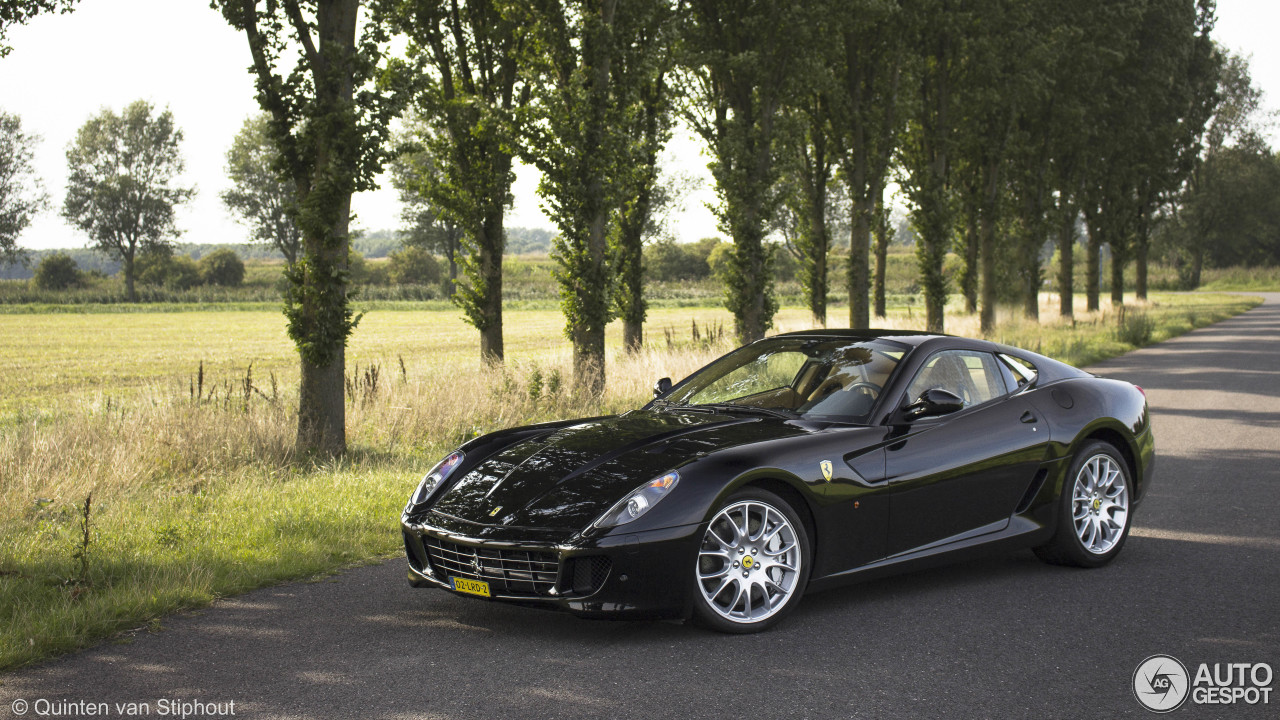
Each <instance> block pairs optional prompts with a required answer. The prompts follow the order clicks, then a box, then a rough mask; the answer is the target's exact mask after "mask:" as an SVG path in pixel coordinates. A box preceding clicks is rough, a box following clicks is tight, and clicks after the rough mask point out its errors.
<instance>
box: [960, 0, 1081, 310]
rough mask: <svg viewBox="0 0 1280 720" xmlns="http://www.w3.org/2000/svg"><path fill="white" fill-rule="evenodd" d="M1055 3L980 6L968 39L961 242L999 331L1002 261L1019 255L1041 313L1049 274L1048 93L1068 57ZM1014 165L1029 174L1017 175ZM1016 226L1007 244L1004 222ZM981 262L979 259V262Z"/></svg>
mask: <svg viewBox="0 0 1280 720" xmlns="http://www.w3.org/2000/svg"><path fill="white" fill-rule="evenodd" d="M1054 7H1055V6H1054V4H1053V3H1050V2H1022V3H1015V2H1005V1H1004V0H987V1H986V2H984V3H982V4H981V5H979V6H978V9H979V12H980V15H979V22H977V23H976V25H977V27H976V28H975V31H974V32H973V33H972V34H970V35H969V36H968V37H967V38H966V44H965V55H966V72H965V75H964V85H963V88H964V89H963V92H961V93H960V94H959V96H958V97H959V101H958V103H957V107H958V109H959V112H960V116H961V118H962V126H961V130H960V142H959V145H958V149H957V153H956V170H957V176H958V178H959V182H958V185H959V186H960V187H962V188H963V191H962V194H963V198H964V200H963V205H964V208H965V213H964V215H965V221H964V224H965V225H966V226H967V228H968V229H969V232H968V233H966V235H965V237H966V240H965V242H964V246H965V248H964V249H965V252H963V253H961V257H963V258H964V259H965V263H964V270H963V271H962V272H961V278H962V279H961V287H962V288H963V289H964V291H965V297H966V299H967V301H968V302H967V304H968V306H969V307H968V309H970V310H972V309H973V304H974V303H973V300H974V298H973V294H972V291H973V289H974V286H975V283H974V282H973V280H974V275H975V271H976V274H977V279H978V280H979V282H978V283H976V285H977V287H978V290H979V295H980V298H979V300H980V302H979V303H978V305H979V308H978V309H979V323H980V327H981V329H982V332H983V333H984V334H987V333H991V332H992V331H993V330H994V329H995V318H996V302H997V300H998V296H999V287H998V286H999V285H1001V284H1002V283H1001V279H1000V277H999V273H998V270H999V268H1000V265H1001V261H1002V259H1003V258H1010V259H1012V263H1011V264H1012V265H1013V266H1014V267H1013V270H1014V272H1013V273H1012V275H1014V276H1015V277H1017V279H1018V280H1019V281H1020V282H1019V284H1020V285H1021V288H1022V292H1021V293H1020V294H1021V296H1022V298H1023V300H1024V302H1023V312H1024V314H1025V315H1026V316H1027V317H1028V318H1033V319H1034V318H1038V317H1039V311H1040V286H1041V285H1042V284H1043V277H1042V275H1043V271H1042V269H1041V265H1040V247H1041V245H1042V244H1043V242H1044V239H1045V209H1046V205H1047V203H1048V202H1049V200H1050V191H1051V185H1050V183H1049V178H1050V177H1051V175H1050V173H1049V171H1048V168H1049V161H1050V158H1049V147H1050V146H1049V145H1048V144H1047V143H1046V142H1045V140H1046V138H1047V137H1048V135H1049V133H1048V128H1046V127H1044V123H1045V120H1046V117H1045V115H1046V113H1051V112H1052V110H1051V109H1050V110H1045V109H1044V107H1045V105H1046V104H1047V103H1045V99H1046V98H1047V97H1048V94H1049V92H1050V89H1051V88H1050V87H1049V86H1048V79H1049V73H1050V72H1051V71H1052V69H1053V68H1055V67H1058V66H1061V65H1065V64H1067V63H1066V62H1065V61H1064V60H1063V59H1062V58H1060V57H1059V56H1058V55H1056V54H1055V53H1054V50H1055V49H1056V48H1055V46H1054V44H1053V41H1054V39H1055V38H1057V37H1059V36H1058V35H1057V34H1056V31H1057V30H1058V28H1057V27H1056V22H1057V17H1056V15H1055V13H1054V12H1053V9H1054ZM1014 166H1018V167H1022V168H1025V170H1026V172H1022V173H1017V172H1014ZM1006 215H1011V216H1012V217H1010V218H1009V220H1010V221H1011V222H1009V223H1008V224H1007V225H1006V226H1007V227H1012V228H1015V229H1016V232H1015V233H1013V237H1010V238H1009V241H1008V242H1007V243H1005V247H1000V243H999V239H1000V238H999V234H998V232H997V228H998V227H1000V226H1001V225H1002V223H1005V216H1006ZM975 262H976V266H975Z"/></svg>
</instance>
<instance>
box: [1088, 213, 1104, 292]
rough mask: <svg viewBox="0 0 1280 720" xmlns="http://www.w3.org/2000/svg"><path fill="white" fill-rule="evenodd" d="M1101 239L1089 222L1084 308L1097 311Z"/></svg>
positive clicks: (1100, 272)
mask: <svg viewBox="0 0 1280 720" xmlns="http://www.w3.org/2000/svg"><path fill="white" fill-rule="evenodd" d="M1101 265H1102V241H1101V239H1100V238H1099V237H1098V230H1097V228H1096V227H1094V225H1093V223H1090V224H1089V243H1088V245H1086V246H1085V276H1086V277H1085V279H1084V294H1085V303H1086V305H1085V309H1086V310H1088V311H1089V312H1097V311H1098V308H1099V307H1101V303H1100V302H1099V299H1098V294H1099V293H1098V284H1099V281H1100V280H1101V275H1102V268H1101Z"/></svg>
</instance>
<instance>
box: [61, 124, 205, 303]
mask: <svg viewBox="0 0 1280 720" xmlns="http://www.w3.org/2000/svg"><path fill="white" fill-rule="evenodd" d="M181 143H182V130H180V129H179V128H178V127H177V125H176V124H175V123H174V120H173V113H171V112H170V111H169V110H167V109H166V110H163V111H160V112H158V113H157V112H156V111H155V108H154V107H152V105H151V103H149V102H147V101H145V100H137V101H135V102H133V103H131V104H129V105H128V106H126V107H125V108H124V110H123V111H121V112H120V113H116V112H115V111H114V110H111V109H109V108H108V109H104V110H103V111H102V112H100V113H99V114H97V115H95V116H93V117H91V118H89V120H88V121H87V122H85V124H84V125H83V126H81V128H80V130H79V131H78V132H77V133H76V138H75V140H74V141H73V142H72V143H71V146H70V147H69V148H67V166H68V168H67V169H68V176H67V195H66V199H65V200H64V202H63V206H62V215H63V217H65V218H66V219H67V221H68V222H70V223H71V224H72V225H73V226H74V227H76V228H77V229H78V230H80V231H82V232H84V233H85V234H86V235H88V236H89V245H90V246H91V247H93V248H95V249H97V250H100V251H101V252H103V253H106V254H108V255H111V256H113V257H116V258H118V259H119V260H120V261H121V263H122V264H123V265H124V268H123V270H124V278H125V293H126V295H127V296H128V298H129V300H130V302H132V301H134V300H135V299H136V293H135V291H134V281H135V273H134V261H135V259H136V257H137V254H138V253H139V252H140V251H146V250H151V249H155V248H161V247H166V246H167V245H169V244H170V243H171V242H172V241H173V240H174V239H176V238H177V237H178V236H179V235H180V234H181V232H180V231H179V230H178V227H177V225H176V223H175V211H176V209H177V206H178V205H180V204H182V203H184V202H186V201H188V200H189V199H191V197H192V196H193V195H194V194H195V189H194V188H190V187H184V186H181V185H179V184H178V179H179V176H180V175H181V174H182V171H183V168H184V164H183V160H182V154H181V148H180V145H181Z"/></svg>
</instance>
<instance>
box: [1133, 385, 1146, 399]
mask: <svg viewBox="0 0 1280 720" xmlns="http://www.w3.org/2000/svg"><path fill="white" fill-rule="evenodd" d="M1134 387H1136V388H1138V392H1140V393H1142V397H1144V398H1145V397H1146V396H1147V391H1146V390H1143V389H1142V386H1141V385H1134Z"/></svg>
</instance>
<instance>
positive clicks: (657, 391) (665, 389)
mask: <svg viewBox="0 0 1280 720" xmlns="http://www.w3.org/2000/svg"><path fill="white" fill-rule="evenodd" d="M669 392H671V378H669V377H665V378H662V379H661V380H659V381H658V382H656V383H654V384H653V396H654V397H655V398H660V397H662V396H663V395H666V394H667V393H669Z"/></svg>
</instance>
